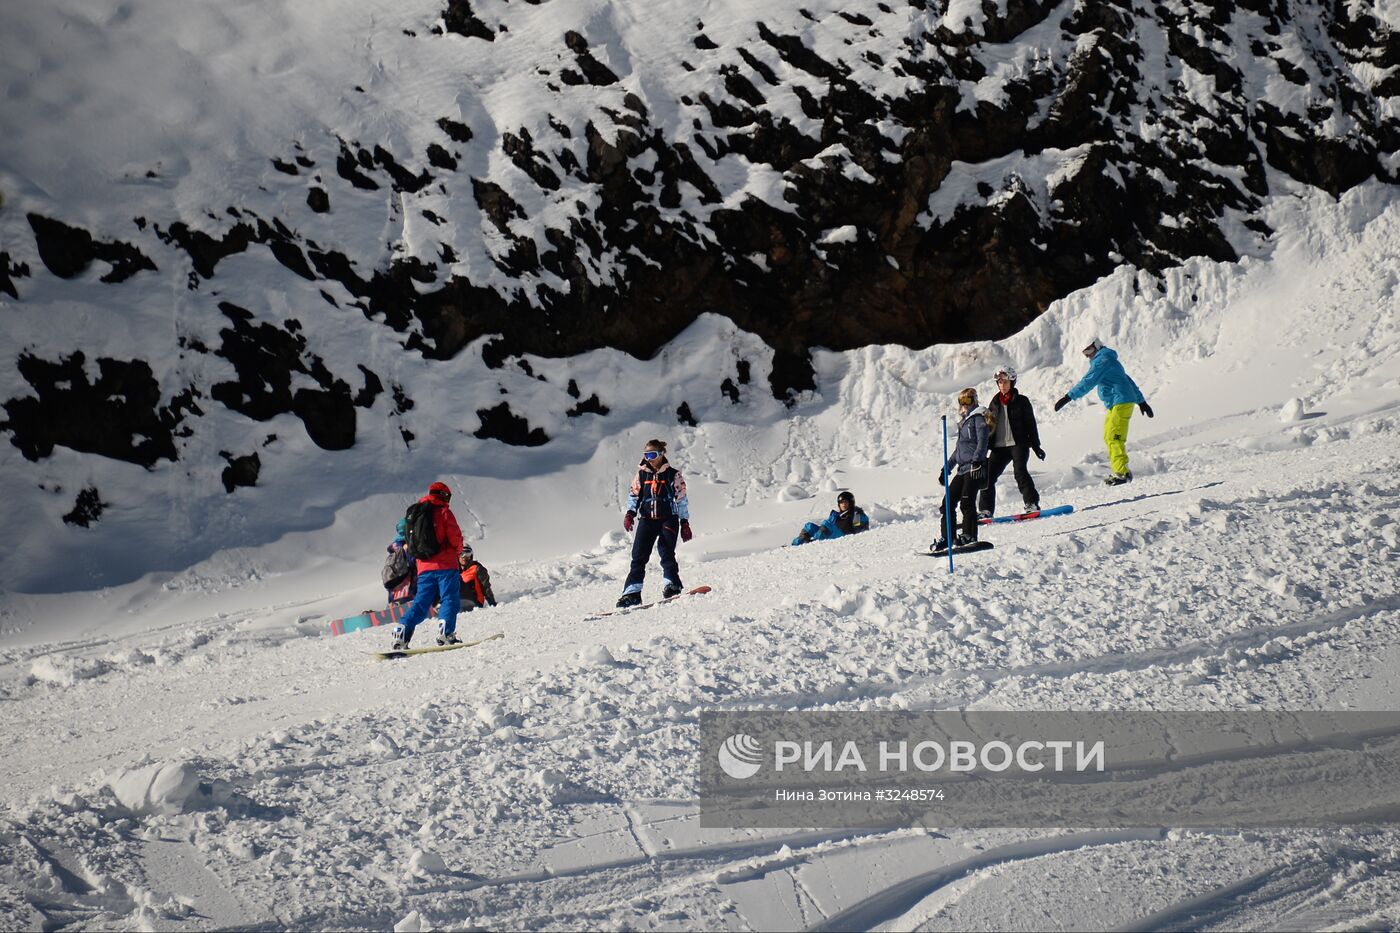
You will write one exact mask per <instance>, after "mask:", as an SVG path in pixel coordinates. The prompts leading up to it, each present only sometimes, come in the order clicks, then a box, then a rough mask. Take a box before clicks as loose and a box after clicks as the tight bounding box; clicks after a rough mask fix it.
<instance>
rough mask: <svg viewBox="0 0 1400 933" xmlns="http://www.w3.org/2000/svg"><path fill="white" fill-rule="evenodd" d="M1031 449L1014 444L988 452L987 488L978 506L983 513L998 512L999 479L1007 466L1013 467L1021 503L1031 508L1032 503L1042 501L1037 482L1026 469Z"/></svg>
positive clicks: (1023, 445)
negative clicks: (1036, 489)
mask: <svg viewBox="0 0 1400 933" xmlns="http://www.w3.org/2000/svg"><path fill="white" fill-rule="evenodd" d="M1030 457H1031V449H1030V448H1029V447H1027V446H1026V445H1025V444H1012V445H1011V446H1010V447H993V448H992V449H991V450H989V451H988V452H987V488H986V489H984V490H982V495H981V497H980V498H981V500H982V501H981V502H980V503H979V504H978V508H980V509H981V510H982V511H983V512H995V511H996V510H997V479H998V478H1000V476H1001V474H1002V473H1003V472H1005V470H1006V465H1007V464H1008V463H1010V464H1011V465H1012V472H1013V473H1015V475H1016V488H1017V489H1019V490H1021V501H1022V502H1024V503H1025V504H1026V506H1027V507H1028V508H1029V507H1030V505H1031V503H1033V502H1039V501H1040V493H1038V492H1036V491H1035V480H1033V479H1031V471H1030V470H1029V469H1028V468H1027V467H1026V464H1027V463H1029V462H1030Z"/></svg>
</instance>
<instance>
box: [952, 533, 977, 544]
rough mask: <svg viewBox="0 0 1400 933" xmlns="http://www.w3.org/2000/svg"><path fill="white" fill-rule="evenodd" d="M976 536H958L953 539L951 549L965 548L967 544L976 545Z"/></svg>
mask: <svg viewBox="0 0 1400 933" xmlns="http://www.w3.org/2000/svg"><path fill="white" fill-rule="evenodd" d="M976 543H977V537H976V535H958V536H957V537H956V538H954V539H953V547H967V546H968V545H969V544H976Z"/></svg>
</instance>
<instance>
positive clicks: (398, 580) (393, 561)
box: [379, 547, 413, 593]
mask: <svg viewBox="0 0 1400 933" xmlns="http://www.w3.org/2000/svg"><path fill="white" fill-rule="evenodd" d="M412 572H413V558H412V557H409V556H408V548H407V547H396V548H394V549H393V550H391V551H390V552H389V556H388V558H386V559H385V561H384V569H383V570H381V571H380V572H379V578H380V579H381V580H383V581H384V589H386V590H388V591H389V592H391V593H392V592H393V591H394V590H396V589H398V588H399V585H400V584H402V583H403V581H404V580H406V579H408V575H409V574H410V573H412Z"/></svg>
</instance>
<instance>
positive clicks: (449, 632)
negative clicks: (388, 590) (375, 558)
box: [392, 483, 462, 651]
mask: <svg viewBox="0 0 1400 933" xmlns="http://www.w3.org/2000/svg"><path fill="white" fill-rule="evenodd" d="M418 501H419V502H420V503H422V504H423V505H426V506H427V507H429V508H431V509H432V510H433V536H434V537H435V538H436V539H437V544H438V550H437V551H436V552H435V553H434V554H433V556H432V557H428V558H421V557H420V558H418V562H417V567H418V592H417V593H416V594H415V595H414V597H413V605H412V606H410V607H409V608H408V615H406V616H404V617H403V621H401V622H399V624H398V625H395V626H394V628H393V633H394V646H393V649H392V650H394V651H402V650H404V649H406V648H407V647H408V643H409V642H410V641H412V640H413V630H414V629H415V628H417V627H418V624H419V623H420V622H422V621H423V620H424V619H426V618H427V617H428V613H429V611H431V609H432V606H433V603H437V604H438V639H437V643H438V644H439V645H455V644H458V643H459V642H461V639H460V638H458V637H457V612H458V610H459V609H460V608H461V599H462V597H461V593H462V583H461V571H460V570H459V569H458V568H457V554H458V553H459V552H460V551H461V550H462V529H461V528H460V527H458V525H457V517H456V516H455V515H453V514H452V509H451V508H450V507H449V506H448V503H450V502H451V501H452V490H450V489H448V488H447V484H446V483H433V484H432V485H431V486H429V487H428V494H427V495H426V496H424V497H423V498H421V499H419V500H418Z"/></svg>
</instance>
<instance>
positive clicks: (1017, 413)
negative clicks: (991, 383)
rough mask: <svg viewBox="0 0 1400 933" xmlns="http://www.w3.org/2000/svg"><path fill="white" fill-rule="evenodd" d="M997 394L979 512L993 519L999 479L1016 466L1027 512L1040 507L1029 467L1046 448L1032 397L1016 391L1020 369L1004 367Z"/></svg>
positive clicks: (991, 405)
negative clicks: (985, 477) (1008, 467)
mask: <svg viewBox="0 0 1400 933" xmlns="http://www.w3.org/2000/svg"><path fill="white" fill-rule="evenodd" d="M996 382H997V394H996V395H993V396H992V399H991V401H990V402H988V403H987V411H988V413H989V414H991V416H992V418H994V419H995V426H994V427H993V428H992V435H991V440H990V441H989V442H988V445H987V487H986V488H985V489H983V490H982V494H981V496H979V497H978V499H979V501H978V503H977V512H978V516H979V517H980V518H991V517H992V515H993V514H995V512H996V507H997V480H998V479H1000V478H1001V474H1002V472H1003V471H1005V470H1006V465H1007V464H1008V463H1010V464H1011V465H1012V472H1013V473H1014V474H1015V476H1016V488H1017V489H1019V490H1020V491H1021V501H1022V502H1024V503H1025V506H1026V511H1027V512H1036V511H1039V510H1040V493H1038V492H1036V488H1035V480H1033V479H1031V471H1030V470H1029V469H1028V468H1027V466H1026V465H1027V463H1028V462H1029V461H1030V456H1031V454H1032V453H1034V454H1035V455H1036V456H1037V457H1039V458H1040V459H1041V460H1044V459H1045V451H1043V450H1041V449H1040V430H1039V429H1038V428H1037V427H1036V424H1035V409H1034V408H1032V407H1031V400H1030V399H1028V398H1026V397H1025V396H1024V395H1022V394H1021V393H1020V392H1017V391H1016V370H1015V369H1013V368H1012V367H1010V366H1003V367H1002V368H1001V369H999V370H997V372H996Z"/></svg>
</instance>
